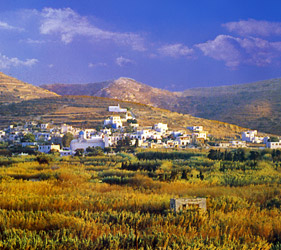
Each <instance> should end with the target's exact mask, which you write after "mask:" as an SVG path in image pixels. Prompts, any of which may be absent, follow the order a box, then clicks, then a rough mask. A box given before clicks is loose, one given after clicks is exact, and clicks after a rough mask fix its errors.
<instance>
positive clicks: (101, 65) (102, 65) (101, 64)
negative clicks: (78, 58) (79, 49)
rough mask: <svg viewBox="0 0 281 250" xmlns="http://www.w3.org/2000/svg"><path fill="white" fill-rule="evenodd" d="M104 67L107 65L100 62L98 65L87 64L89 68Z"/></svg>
mask: <svg viewBox="0 0 281 250" xmlns="http://www.w3.org/2000/svg"><path fill="white" fill-rule="evenodd" d="M106 66H107V64H106V63H102V62H100V63H89V64H88V67H89V68H95V67H106Z"/></svg>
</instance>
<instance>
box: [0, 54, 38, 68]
mask: <svg viewBox="0 0 281 250" xmlns="http://www.w3.org/2000/svg"><path fill="white" fill-rule="evenodd" d="M36 63H38V60H37V59H27V60H25V61H22V60H20V59H18V58H17V57H13V58H9V57H7V56H5V55H2V54H0V69H8V68H11V67H18V66H26V67H31V66H33V65H34V64H36Z"/></svg>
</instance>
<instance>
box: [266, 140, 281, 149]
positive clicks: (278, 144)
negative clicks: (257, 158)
mask: <svg viewBox="0 0 281 250" xmlns="http://www.w3.org/2000/svg"><path fill="white" fill-rule="evenodd" d="M266 147H267V148H271V149H280V148H281V140H279V142H271V141H267V142H266Z"/></svg>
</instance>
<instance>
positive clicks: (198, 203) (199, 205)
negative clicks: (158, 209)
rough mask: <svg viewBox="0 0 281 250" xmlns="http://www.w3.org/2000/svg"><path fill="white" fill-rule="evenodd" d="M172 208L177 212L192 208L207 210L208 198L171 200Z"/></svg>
mask: <svg viewBox="0 0 281 250" xmlns="http://www.w3.org/2000/svg"><path fill="white" fill-rule="evenodd" d="M170 209H171V210H174V212H175V213H177V212H180V211H185V210H191V209H201V210H202V211H206V210H207V203H206V198H178V199H171V200H170Z"/></svg>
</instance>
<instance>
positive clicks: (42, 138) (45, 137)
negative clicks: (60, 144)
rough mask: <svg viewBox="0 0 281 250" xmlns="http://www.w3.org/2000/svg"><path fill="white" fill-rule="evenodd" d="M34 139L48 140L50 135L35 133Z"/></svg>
mask: <svg viewBox="0 0 281 250" xmlns="http://www.w3.org/2000/svg"><path fill="white" fill-rule="evenodd" d="M34 135H35V140H36V141H39V140H42V141H49V140H51V135H50V133H41V132H39V133H35V134H34Z"/></svg>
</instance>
